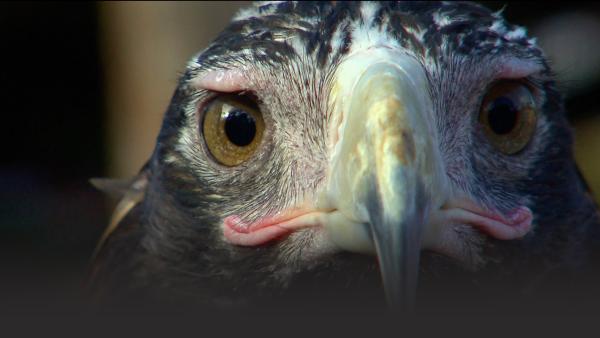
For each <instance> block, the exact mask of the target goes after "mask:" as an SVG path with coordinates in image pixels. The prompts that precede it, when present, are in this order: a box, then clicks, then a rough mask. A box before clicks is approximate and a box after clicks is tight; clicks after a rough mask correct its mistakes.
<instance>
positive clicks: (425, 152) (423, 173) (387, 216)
mask: <svg viewBox="0 0 600 338" xmlns="http://www.w3.org/2000/svg"><path fill="white" fill-rule="evenodd" d="M339 73H340V74H341V73H343V74H345V75H343V76H341V77H340V78H338V83H337V86H336V87H335V89H334V93H332V104H333V106H334V107H335V111H336V114H338V115H337V119H334V121H337V123H335V126H333V129H332V133H333V134H334V137H333V141H332V156H331V167H330V169H331V170H330V172H329V177H328V185H327V187H326V188H325V189H324V191H323V192H322V194H321V196H320V198H319V202H318V203H319V207H320V208H324V209H330V210H336V211H335V212H332V213H329V214H328V215H327V217H328V218H327V219H326V220H325V221H324V222H323V223H324V224H325V227H326V230H327V234H328V236H329V237H330V239H331V241H332V242H334V243H335V244H336V245H337V246H339V247H340V248H341V249H344V250H349V251H355V252H370V253H376V254H377V257H378V261H379V264H380V269H381V274H382V279H383V283H384V287H385V290H386V295H387V298H388V300H389V302H390V303H391V304H392V305H399V306H401V307H411V306H412V304H413V302H414V295H415V290H416V283H417V276H418V266H419V254H420V250H421V244H422V240H423V234H424V232H425V231H426V229H424V227H425V225H426V224H428V219H427V218H428V217H429V214H430V210H431V209H432V208H434V209H439V208H440V206H441V205H442V204H443V202H444V200H445V199H446V197H447V190H448V189H447V182H446V180H445V175H444V174H443V172H444V171H443V168H442V165H441V161H440V155H439V153H438V147H437V144H436V142H437V136H436V132H435V128H434V125H433V121H434V118H433V111H432V110H433V109H432V104H431V101H430V99H429V93H428V92H427V87H428V86H427V79H426V77H425V74H424V72H423V70H422V66H421V65H420V64H419V63H418V62H417V61H416V60H414V59H413V58H411V57H410V56H407V55H401V54H397V53H393V52H391V51H390V50H388V49H373V50H368V51H365V52H364V53H362V54H359V55H354V56H351V57H350V58H349V59H348V60H347V61H346V63H344V64H342V65H341V66H340V70H339ZM348 74H351V75H348Z"/></svg>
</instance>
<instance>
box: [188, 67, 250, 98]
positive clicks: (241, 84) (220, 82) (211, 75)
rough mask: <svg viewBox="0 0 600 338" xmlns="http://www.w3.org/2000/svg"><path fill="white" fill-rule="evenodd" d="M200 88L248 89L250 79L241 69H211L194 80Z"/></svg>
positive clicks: (235, 90) (217, 90) (217, 89)
mask: <svg viewBox="0 0 600 338" xmlns="http://www.w3.org/2000/svg"><path fill="white" fill-rule="evenodd" d="M193 83H194V85H196V86H197V87H198V88H202V89H207V90H212V91H215V92H223V93H232V92H239V91H242V90H246V89H248V80H247V78H246V76H244V73H243V72H242V71H241V70H239V69H227V70H211V71H209V72H207V73H206V74H204V75H202V76H201V77H200V78H197V79H195V80H193Z"/></svg>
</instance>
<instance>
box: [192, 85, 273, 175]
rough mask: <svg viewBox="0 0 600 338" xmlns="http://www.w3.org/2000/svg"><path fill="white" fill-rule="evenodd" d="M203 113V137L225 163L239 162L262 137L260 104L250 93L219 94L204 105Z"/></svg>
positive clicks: (216, 157) (217, 157)
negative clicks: (249, 95) (245, 94)
mask: <svg viewBox="0 0 600 338" xmlns="http://www.w3.org/2000/svg"><path fill="white" fill-rule="evenodd" d="M203 117H204V118H203V122H202V131H203V135H204V141H205V142H206V146H207V148H208V150H209V151H210V153H211V155H212V156H213V157H214V158H215V160H216V161H217V162H219V163H220V164H222V165H225V166H229V167H233V166H237V165H240V164H241V163H243V162H244V161H246V160H248V159H249V158H250V157H251V156H252V155H253V154H254V153H255V152H256V150H257V149H258V146H259V145H260V143H261V141H262V137H263V132H264V129H265V122H264V120H263V117H262V114H261V112H260V109H259V108H258V105H257V104H256V102H255V101H254V100H252V99H251V98H250V97H248V96H244V95H235V94H231V95H222V96H219V97H217V98H215V99H213V100H212V101H211V102H210V103H209V104H208V105H207V106H206V107H205V108H204V114H203Z"/></svg>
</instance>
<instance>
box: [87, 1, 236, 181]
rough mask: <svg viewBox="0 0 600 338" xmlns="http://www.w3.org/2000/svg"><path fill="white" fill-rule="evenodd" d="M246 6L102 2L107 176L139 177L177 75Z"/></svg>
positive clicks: (232, 4)
mask: <svg viewBox="0 0 600 338" xmlns="http://www.w3.org/2000/svg"><path fill="white" fill-rule="evenodd" d="M243 5H244V3H242V2H230V3H227V4H224V3H222V2H216V1H215V2H102V3H100V4H99V18H100V27H101V46H102V50H101V56H102V60H103V62H104V69H105V83H106V84H107V85H106V87H105V88H106V94H107V100H106V104H107V106H106V118H107V121H108V124H107V127H108V128H107V131H106V136H107V142H108V148H107V151H108V161H109V162H108V167H107V173H108V174H109V175H111V176H115V177H127V176H131V175H133V174H135V173H136V172H137V170H139V168H140V167H141V166H142V165H143V164H144V162H145V161H146V160H147V159H148V157H149V156H150V153H151V152H152V149H153V147H154V139H155V137H156V135H157V134H158V129H159V127H160V123H161V120H162V115H163V113H164V111H165V108H166V107H167V104H168V103H169V99H170V97H171V95H172V93H173V91H174V90H175V85H176V81H177V76H178V73H179V72H182V71H183V70H185V65H186V63H187V61H188V60H189V59H190V57H191V56H192V55H194V54H196V53H198V52H199V51H200V50H202V49H203V48H205V47H206V46H207V45H208V43H209V42H210V41H211V39H213V38H214V37H215V36H216V35H217V34H218V33H219V32H220V31H221V30H222V29H223V28H225V26H226V25H227V23H228V22H229V20H230V18H231V16H232V15H233V14H234V13H235V12H236V11H237V10H238V9H239V8H240V7H241V6H243Z"/></svg>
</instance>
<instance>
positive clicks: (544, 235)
mask: <svg viewBox="0 0 600 338" xmlns="http://www.w3.org/2000/svg"><path fill="white" fill-rule="evenodd" d="M370 46H385V47H387V48H393V49H398V50H401V51H402V52H403V53H407V54H409V55H411V56H412V57H414V58H415V59H416V60H418V61H419V63H420V64H421V65H422V67H423V69H424V70H425V73H426V75H427V79H428V82H429V95H430V97H431V100H432V102H433V104H434V107H435V114H434V115H435V117H436V121H435V125H436V128H437V132H438V136H439V145H438V146H439V149H440V150H441V154H442V157H443V160H444V165H445V168H446V171H447V172H446V174H447V176H448V177H449V179H450V181H451V182H452V185H453V187H452V188H453V189H454V190H455V191H462V192H465V193H467V194H469V195H470V196H473V197H474V198H476V199H477V200H479V201H481V202H482V203H483V204H485V205H488V206H490V207H493V208H496V209H498V210H501V211H503V210H504V211H506V210H509V209H511V208H513V207H515V206H516V205H517V204H525V205H527V206H529V207H530V208H531V210H532V211H533V213H534V223H535V228H534V231H533V232H532V233H530V234H528V235H527V236H526V237H525V238H524V239H522V240H516V241H497V240H493V239H490V238H487V237H486V236H484V235H482V234H479V233H477V232H476V231H475V230H473V229H471V228H467V227H463V228H461V227H460V226H458V227H457V229H456V231H457V232H462V233H464V236H465V238H466V239H467V240H468V242H469V243H470V244H469V245H468V249H467V250H468V253H467V255H470V256H472V257H473V258H472V260H473V266H475V267H476V269H475V270H474V271H473V270H472V269H466V268H464V267H462V266H460V265H456V264H454V263H453V262H452V261H450V260H448V259H446V258H444V257H442V256H440V255H438V254H435V253H424V257H423V262H422V264H421V270H422V273H421V281H422V283H421V285H422V286H421V288H422V291H421V292H420V293H419V294H420V295H421V294H422V297H421V298H425V299H430V300H433V299H437V300H438V301H439V299H438V298H435V296H434V295H437V296H439V295H440V294H445V297H446V298H452V297H455V298H456V299H455V300H457V299H461V298H462V299H464V298H465V297H466V298H468V297H473V299H475V298H477V297H483V298H481V299H486V297H496V296H499V295H501V294H502V295H504V294H509V295H510V297H509V298H510V299H513V300H517V299H520V297H528V296H531V295H534V296H531V297H537V295H538V293H536V292H539V294H542V295H544V297H545V296H547V295H552V294H554V291H555V290H562V291H561V292H563V291H564V289H562V288H560V289H555V288H554V287H556V286H558V287H563V286H565V285H568V283H573V282H574V281H584V280H586V279H584V278H588V277H592V276H594V277H595V271H594V269H593V268H592V266H593V265H591V264H592V263H593V262H594V260H593V259H594V257H595V256H593V255H597V253H595V252H596V251H597V249H596V248H597V247H598V233H599V220H598V213H597V211H596V206H595V205H594V203H593V201H592V199H591V197H590V195H589V193H588V192H587V190H586V187H585V183H584V182H583V180H582V179H581V177H580V176H579V173H578V170H577V167H576V165H575V162H574V160H573V155H572V133H571V129H570V127H569V126H568V123H567V120H566V118H565V112H564V107H563V103H562V99H561V96H560V94H559V92H558V91H557V89H556V85H555V82H554V80H553V74H552V70H551V69H550V67H549V65H548V62H547V61H546V60H545V59H544V56H543V53H542V51H541V50H540V49H539V48H538V47H537V46H536V44H535V40H534V39H532V38H529V37H528V36H527V35H526V33H525V30H524V29H523V28H521V27H517V26H514V25H511V24H509V23H507V22H505V21H504V19H503V18H502V17H501V13H493V12H491V11H489V10H488V9H486V8H484V7H482V6H479V5H475V4H465V3H438V2H427V3H421V2H382V3H379V2H368V3H352V2H334V3H330V2H289V3H288V2H283V3H279V2H277V3H258V4H256V5H254V6H253V7H251V8H248V9H245V10H242V11H241V12H240V13H239V14H238V15H237V16H236V17H235V18H234V20H233V21H232V23H231V24H230V26H229V27H228V28H227V29H226V30H225V31H223V32H222V33H221V34H220V35H219V36H218V37H217V38H216V39H215V40H214V42H213V43H211V44H210V45H209V46H208V48H206V49H205V50H203V51H202V52H200V53H199V54H198V55H197V56H195V57H194V58H193V59H192V60H191V61H190V62H189V63H188V66H187V69H186V71H185V73H184V75H183V76H182V77H181V79H180V81H179V85H178V87H177V89H176V91H175V94H174V96H173V98H172V101H171V103H170V106H169V108H168V110H167V112H166V114H165V118H164V123H163V126H162V129H161V131H160V134H159V135H158V139H157V145H156V148H155V151H154V153H153V154H152V157H151V159H150V160H149V162H148V164H147V166H146V167H145V168H144V169H143V170H142V172H141V173H140V176H139V177H141V178H142V177H143V178H144V179H147V183H146V184H145V192H144V199H143V200H142V202H141V203H139V204H138V205H137V206H136V207H135V208H133V210H132V211H131V212H130V213H129V214H128V215H127V216H126V217H125V218H124V219H123V220H122V222H121V225H120V226H119V227H118V229H117V230H116V232H114V233H113V234H112V235H111V237H110V238H109V239H108V241H107V242H106V243H105V246H104V249H103V250H102V251H101V253H100V255H99V257H98V258H97V260H96V263H95V266H94V269H93V286H94V288H96V289H97V290H105V291H107V292H109V293H115V292H116V294H119V292H124V293H125V294H128V295H131V294H136V295H138V294H139V295H140V296H142V297H149V296H152V297H158V298H160V299H169V300H170V299H185V300H187V301H189V300H194V301H199V302H200V303H204V304H210V305H217V306H221V305H226V306H228V305H244V304H253V303H254V302H264V301H267V302H268V301H271V300H279V299H281V300H284V301H289V299H294V301H295V302H300V301H301V300H302V301H306V302H309V303H310V302H311V301H320V302H327V301H330V302H331V303H332V304H340V303H345V302H349V303H352V304H357V305H364V304H365V302H368V303H369V304H371V303H379V302H382V301H383V293H382V291H381V289H380V286H379V285H380V284H379V275H378V272H377V263H376V260H375V259H374V258H373V257H368V256H363V255H358V254H351V253H345V252H331V250H329V249H328V248H327V247H326V246H324V245H323V239H322V238H321V235H320V234H319V233H316V232H311V231H301V232H297V233H294V234H292V235H291V236H290V237H289V238H287V239H285V240H283V241H279V242H277V243H274V244H273V245H269V246H264V247H259V248H245V247H235V246H232V245H230V244H228V243H226V242H225V241H223V238H222V234H221V232H220V226H219V224H220V223H221V222H222V220H223V218H224V217H225V216H227V215H231V214H241V215H244V217H246V218H248V219H251V220H253V219H258V218H260V217H262V216H264V215H267V214H269V213H273V212H277V211H280V210H282V209H285V208H289V207H292V206H294V205H295V204H296V203H299V202H300V201H302V200H303V199H304V198H305V197H306V196H309V195H310V194H311V193H312V192H313V191H314V190H315V189H317V188H318V187H319V186H320V185H322V184H323V180H324V179H325V173H326V162H327V158H328V156H329V152H330V149H329V148H328V146H327V143H326V140H327V139H328V137H329V136H330V135H328V129H327V128H326V126H327V124H328V123H329V122H330V121H329V119H330V117H331V107H330V106H329V105H328V102H330V101H329V99H330V98H329V95H331V89H332V88H331V87H332V85H333V78H334V77H335V73H336V70H337V67H338V65H339V64H340V63H341V62H343V61H344V60H345V58H347V57H348V56H349V55H352V53H353V52H354V51H356V50H359V49H364V48H369V47H370ZM522 62H530V63H534V64H536V65H538V66H539V67H540V69H541V71H539V72H536V73H535V74H533V75H531V76H529V77H528V81H529V82H530V83H531V84H532V85H533V86H534V87H535V90H536V91H537V92H538V94H539V95H538V96H537V97H538V99H539V102H537V103H538V105H539V107H540V113H539V116H538V119H539V121H538V128H537V130H536V133H535V135H534V137H533V139H532V140H531V142H530V143H529V145H528V146H527V147H526V148H525V149H524V150H523V151H522V152H520V153H518V154H517V155H511V156H509V155H504V154H500V153H498V151H497V150H496V149H494V148H493V147H492V146H491V145H490V144H489V142H486V140H485V137H484V135H483V134H482V132H481V130H478V129H477V128H476V127H474V125H475V124H474V120H476V116H477V113H478V111H479V106H480V101H481V97H482V96H483V95H484V94H485V90H486V89H487V88H488V87H489V84H490V83H491V82H493V81H494V80H495V77H497V74H498V72H499V71H500V69H501V67H502V66H503V65H506V64H509V65H511V66H512V67H513V68H518V67H519V66H520V64H521V63H522ZM232 68H239V69H244V70H246V71H247V72H248V73H249V74H252V75H251V83H252V87H253V90H252V92H253V95H256V96H257V97H258V99H259V102H260V105H261V109H262V110H263V111H264V112H266V113H265V118H266V119H268V121H267V122H268V124H269V125H271V126H272V128H271V129H270V130H268V131H267V134H266V136H265V142H264V143H265V145H264V146H262V147H261V148H260V149H259V151H258V153H257V154H256V155H255V156H253V158H252V159H251V160H249V161H247V162H245V163H244V164H242V165H240V166H238V167H233V168H225V167H222V166H219V165H217V164H215V162H214V161H213V160H211V158H210V155H209V154H208V153H207V150H206V148H205V145H204V143H203V141H202V135H201V132H200V131H199V127H198V118H197V110H198V107H199V106H200V105H202V103H203V102H206V101H207V100H209V99H210V98H211V97H213V96H214V93H211V92H210V91H207V90H199V89H197V88H196V87H195V86H194V80H195V79H197V78H198V77H199V76H201V75H202V74H205V73H206V72H207V71H209V70H218V69H232ZM473 116H475V117H473ZM594 250H596V251H594ZM596 262H598V261H596ZM557 277H560V278H558V281H557V283H556V285H555V284H553V283H548V282H547V281H553V280H555V279H556V278H557ZM590 280H592V279H589V278H588V279H587V281H588V282H589V281H590ZM590 283H591V282H590ZM548 285H551V287H550V290H554V291H547V290H546V289H545V286H548ZM436 290H437V291H436ZM457 290H460V292H458V291H457ZM490 290H494V291H493V292H491V291H490ZM508 290H510V292H509V291H508ZM445 292H448V293H455V292H457V293H456V295H454V296H452V295H450V294H446V293H445ZM540 297H541V296H540ZM442 298H443V297H442ZM480 301H482V300H480ZM440 303H443V302H440ZM482 303H485V301H482ZM291 304H293V303H291ZM436 304H437V303H436ZM449 306H450V305H449Z"/></svg>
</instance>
